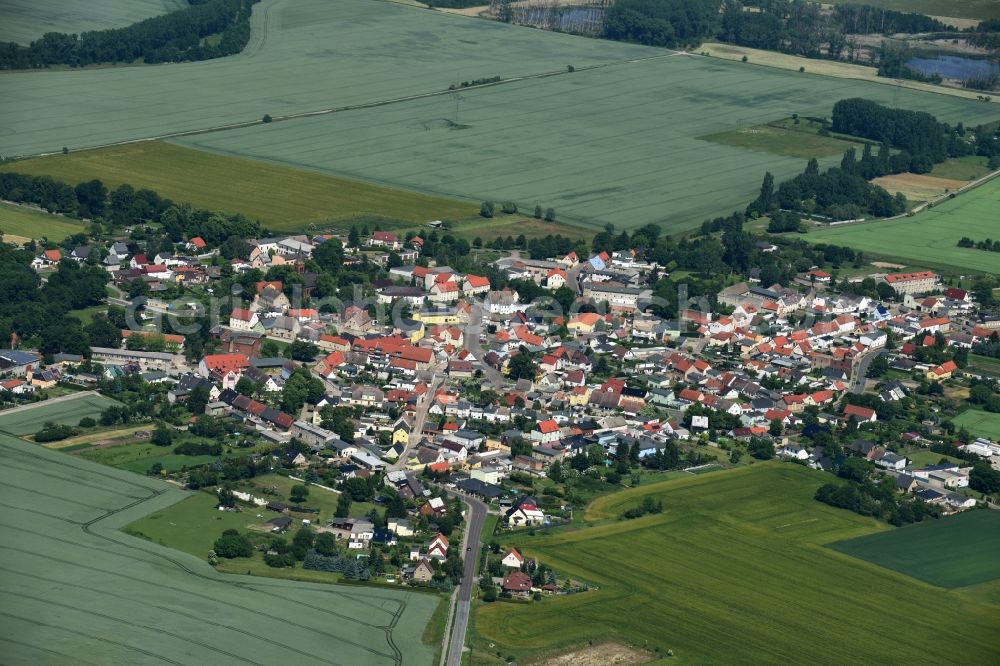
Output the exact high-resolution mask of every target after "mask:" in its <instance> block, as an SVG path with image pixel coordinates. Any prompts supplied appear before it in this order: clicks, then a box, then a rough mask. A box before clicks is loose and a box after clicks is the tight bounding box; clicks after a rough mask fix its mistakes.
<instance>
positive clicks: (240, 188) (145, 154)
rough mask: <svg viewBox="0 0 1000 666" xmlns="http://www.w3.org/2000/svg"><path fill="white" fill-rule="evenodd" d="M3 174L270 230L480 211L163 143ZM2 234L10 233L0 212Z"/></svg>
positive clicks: (50, 158)
mask: <svg viewBox="0 0 1000 666" xmlns="http://www.w3.org/2000/svg"><path fill="white" fill-rule="evenodd" d="M0 171H18V172H21V173H30V174H34V175H46V176H52V177H53V178H57V179H59V180H62V181H65V182H67V183H70V184H73V185H75V184H76V183H81V182H83V181H86V180H90V179H92V178H99V179H100V180H102V181H103V182H104V183H105V184H106V185H107V186H108V187H110V188H114V187H118V186H119V185H121V184H122V183H128V184H130V185H132V186H134V187H136V188H139V187H148V188H150V189H152V190H154V191H156V192H158V193H159V194H160V195H162V196H164V197H169V198H170V199H173V200H174V201H182V202H185V203H190V204H193V205H195V206H198V207H200V208H207V209H209V210H221V211H225V212H228V213H243V214H244V215H248V216H250V217H253V218H257V219H259V220H261V222H263V223H264V224H265V225H266V226H267V228H268V229H271V230H272V231H300V230H305V229H316V228H326V227H329V226H340V227H344V226H349V225H347V223H348V222H352V221H355V220H358V219H364V220H369V221H371V220H376V221H379V222H381V223H382V224H383V228H385V227H386V226H389V225H388V224H387V222H397V223H400V224H421V225H422V224H426V223H427V222H428V221H429V220H461V219H465V218H469V217H474V216H476V215H477V213H478V212H479V206H478V205H477V204H474V203H471V202H468V201H465V202H460V201H455V200H452V199H443V198H440V197H429V196H427V195H425V194H418V193H415V192H408V191H406V190H402V189H398V188H387V187H381V186H379V185H375V184H372V183H363V182H358V181H354V180H345V179H343V178H335V177H332V176H330V175H329V174H322V173H313V172H311V171H307V170H305V169H290V168H287V167H283V166H276V165H273V164H264V163H261V162H258V161H254V160H244V159H234V158H232V157H223V156H220V155H213V154H211V153H206V152H204V151H201V150H191V149H188V148H183V147H181V146H175V145H171V144H167V143H163V142H160V141H143V142H140V143H131V144H127V145H124V146H112V147H110V148H99V149H96V150H84V151H80V152H74V153H70V154H68V155H63V154H56V155H46V156H45V157H36V158H34V159H31V160H23V161H20V162H13V163H10V164H5V165H0ZM36 215H44V214H42V213H36ZM48 217H50V218H51V217H53V216H48ZM54 220H59V221H62V220H65V218H61V217H55V218H54ZM40 221H44V220H40ZM45 222H48V221H45ZM68 222H70V221H66V222H65V223H64V224H66V223H68ZM36 228H37V229H38V231H39V232H41V231H46V232H47V233H48V234H49V236H50V237H52V238H55V237H56V236H54V235H53V234H54V233H55V232H56V230H57V229H58V227H55V226H54V222H52V223H47V224H38V225H37V227H36ZM79 228H80V229H82V228H83V227H82V225H81V226H80V227H79ZM0 229H2V230H4V231H6V230H7V225H6V224H5V223H4V208H3V207H0ZM24 229H25V227H24V225H20V226H17V227H14V230H21V233H24V231H23V230H24ZM65 235H67V234H65V233H64V234H63V236H65ZM516 235H517V234H515V236H516ZM58 237H59V238H62V236H58Z"/></svg>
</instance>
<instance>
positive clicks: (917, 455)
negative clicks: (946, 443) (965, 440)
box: [905, 449, 962, 467]
mask: <svg viewBox="0 0 1000 666" xmlns="http://www.w3.org/2000/svg"><path fill="white" fill-rule="evenodd" d="M905 455H906V457H907V458H909V459H910V463H911V464H912V465H913V466H914V467H926V466H927V465H937V464H938V463H939V462H941V459H942V458H946V459H947V460H948V461H949V462H953V463H962V460H961V459H960V458H956V457H954V456H946V455H943V454H941V453H935V452H934V451H928V450H927V449H918V450H916V451H909V452H907V453H906V454H905Z"/></svg>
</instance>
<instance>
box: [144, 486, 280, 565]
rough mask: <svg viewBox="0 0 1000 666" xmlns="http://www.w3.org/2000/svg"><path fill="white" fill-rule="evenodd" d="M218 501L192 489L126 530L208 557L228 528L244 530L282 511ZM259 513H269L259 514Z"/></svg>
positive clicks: (168, 545) (209, 495)
mask: <svg viewBox="0 0 1000 666" xmlns="http://www.w3.org/2000/svg"><path fill="white" fill-rule="evenodd" d="M217 505H218V500H217V499H216V497H215V495H213V494H211V493H210V492H205V491H199V492H194V493H188V494H187V497H186V498H184V499H182V500H181V501H180V502H177V503H176V504H173V505H171V506H168V507H166V508H164V509H161V510H159V511H155V512H153V513H151V514H149V515H148V516H145V517H143V518H140V519H139V520H137V521H135V522H134V523H131V524H130V525H129V526H128V527H126V528H125V531H126V532H128V533H129V534H132V535H135V536H141V537H142V538H144V539H148V540H149V541H152V542H153V543H156V544H159V545H161V546H166V547H167V548H175V549H177V550H180V551H183V552H185V553H190V554H191V555H194V556H195V557H199V558H202V559H204V558H205V557H206V556H208V551H210V550H212V544H214V543H215V540H216V539H218V538H219V535H221V534H222V533H223V532H224V531H226V530H229V529H234V530H239V531H241V532H244V531H246V530H247V528H249V527H250V526H251V525H255V524H261V523H265V522H267V521H268V520H270V519H271V518H274V517H275V516H277V515H278V514H277V513H274V512H273V511H268V510H267V509H263V508H262V509H260V510H259V511H255V510H253V509H249V508H247V507H243V509H244V510H243V511H240V512H234V511H219V510H218V509H217V508H216V506H217ZM258 513H260V514H263V515H264V516H265V517H264V518H257V514H258Z"/></svg>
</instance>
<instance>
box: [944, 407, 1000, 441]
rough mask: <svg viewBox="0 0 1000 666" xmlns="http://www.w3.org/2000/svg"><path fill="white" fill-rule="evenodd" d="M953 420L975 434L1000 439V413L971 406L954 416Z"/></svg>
mask: <svg viewBox="0 0 1000 666" xmlns="http://www.w3.org/2000/svg"><path fill="white" fill-rule="evenodd" d="M952 422H953V423H954V424H955V426H956V427H958V428H966V429H967V430H968V431H969V432H971V433H972V434H973V435H977V436H980V437H989V438H990V439H994V440H998V439H1000V414H995V413H992V412H986V411H983V410H981V409H975V408H972V407H970V408H969V409H967V410H965V411H964V412H962V413H961V414H959V415H958V416H956V417H954V418H952Z"/></svg>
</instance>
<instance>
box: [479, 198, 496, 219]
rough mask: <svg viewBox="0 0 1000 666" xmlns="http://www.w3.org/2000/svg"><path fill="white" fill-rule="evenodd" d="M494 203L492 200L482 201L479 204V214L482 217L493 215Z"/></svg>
mask: <svg viewBox="0 0 1000 666" xmlns="http://www.w3.org/2000/svg"><path fill="white" fill-rule="evenodd" d="M493 209H494V205H493V202H492V201H484V202H483V203H482V205H480V206H479V214H480V215H482V216H483V217H493Z"/></svg>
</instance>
